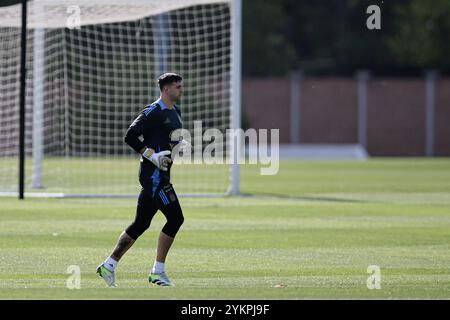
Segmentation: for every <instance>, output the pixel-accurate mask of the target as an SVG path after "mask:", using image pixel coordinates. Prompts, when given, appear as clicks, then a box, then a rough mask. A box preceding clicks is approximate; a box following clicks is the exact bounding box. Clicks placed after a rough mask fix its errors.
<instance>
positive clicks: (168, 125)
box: [97, 73, 186, 287]
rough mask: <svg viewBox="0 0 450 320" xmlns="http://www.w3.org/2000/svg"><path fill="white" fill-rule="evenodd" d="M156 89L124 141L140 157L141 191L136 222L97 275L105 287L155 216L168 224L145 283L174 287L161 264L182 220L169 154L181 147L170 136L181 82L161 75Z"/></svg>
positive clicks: (170, 75)
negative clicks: (160, 215)
mask: <svg viewBox="0 0 450 320" xmlns="http://www.w3.org/2000/svg"><path fill="white" fill-rule="evenodd" d="M158 85H159V88H160V90H161V95H160V97H159V99H158V100H156V101H155V102H153V103H152V104H150V105H148V106H147V107H146V108H145V109H144V110H143V111H142V112H141V113H140V114H139V116H138V117H137V118H136V119H135V120H134V121H133V123H132V124H131V125H130V127H129V128H128V130H127V133H126V135H125V142H126V143H127V144H128V145H129V146H130V147H131V148H133V149H134V150H135V151H136V152H138V153H140V154H141V155H142V157H141V164H140V169H139V182H140V184H141V186H142V189H141V192H140V194H139V198H138V202H137V209H136V217H135V219H134V221H133V222H132V223H131V224H130V225H129V226H128V227H127V228H126V229H125V230H124V231H123V232H122V234H121V235H120V237H119V240H118V241H117V244H116V246H115V248H114V250H113V251H112V253H111V255H110V256H109V257H108V258H107V259H106V260H105V261H104V262H103V263H102V264H100V266H98V268H97V273H98V274H99V276H100V277H102V278H103V279H104V280H105V281H106V283H107V285H108V287H116V286H117V285H116V281H115V269H116V267H117V263H118V262H119V260H120V258H122V256H123V255H124V254H125V252H127V250H128V249H129V248H130V247H131V246H132V245H133V244H134V242H135V241H136V240H137V238H138V237H139V236H140V235H141V234H142V233H144V231H145V230H147V229H148V228H149V226H150V222H151V221H152V218H153V216H154V215H155V214H156V212H157V211H158V210H160V211H161V212H162V213H163V214H164V216H165V217H166V219H167V222H166V224H165V225H164V227H163V228H162V230H161V233H160V235H159V239H158V248H157V252H156V259H155V262H154V264H153V267H152V269H151V270H150V273H149V276H148V280H149V282H150V283H153V284H156V285H160V286H173V284H172V282H171V281H170V280H169V277H168V276H167V274H166V270H165V261H166V256H167V253H168V251H169V249H170V246H171V245H172V243H173V241H174V238H175V235H176V234H177V232H178V230H179V228H180V226H181V225H182V223H183V221H184V217H183V213H182V210H181V207H180V203H179V202H178V198H177V195H176V193H175V190H174V189H173V187H172V184H171V183H170V167H171V164H172V159H171V158H170V154H171V150H172V148H173V147H174V146H175V145H176V144H178V143H179V141H171V139H170V136H171V133H172V132H173V131H174V130H176V129H180V128H181V127H182V121H181V117H180V116H181V113H180V110H179V109H178V107H177V106H175V103H176V102H178V101H179V99H180V97H181V95H182V93H183V79H182V77H181V76H180V75H178V74H175V73H165V74H163V75H161V76H160V77H159V78H158ZM140 136H143V141H141V140H140V139H139V137H140ZM182 143H183V144H185V143H186V142H185V141H182ZM180 147H181V146H180Z"/></svg>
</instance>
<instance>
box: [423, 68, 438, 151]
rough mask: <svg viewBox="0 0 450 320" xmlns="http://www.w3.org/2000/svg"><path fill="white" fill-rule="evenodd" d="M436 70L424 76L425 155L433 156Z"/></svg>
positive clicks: (429, 71)
mask: <svg viewBox="0 0 450 320" xmlns="http://www.w3.org/2000/svg"><path fill="white" fill-rule="evenodd" d="M437 77H438V73H437V71H436V70H428V71H427V72H426V74H425V82H426V98H425V99H426V104H425V128H426V129H425V155H426V156H427V157H432V156H434V132H435V105H436V79H437Z"/></svg>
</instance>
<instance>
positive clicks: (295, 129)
mask: <svg viewBox="0 0 450 320" xmlns="http://www.w3.org/2000/svg"><path fill="white" fill-rule="evenodd" d="M290 80H291V105H290V118H291V126H290V127H291V139H290V140H291V143H300V95H301V88H300V86H301V80H302V72H301V71H300V70H295V71H293V72H291V74H290Z"/></svg>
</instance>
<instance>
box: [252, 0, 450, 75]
mask: <svg viewBox="0 0 450 320" xmlns="http://www.w3.org/2000/svg"><path fill="white" fill-rule="evenodd" d="M372 4H375V5H378V6H379V7H380V9H381V30H369V29H368V28H367V27H366V20H367V18H368V17H369V14H367V13H366V10H367V7H368V6H369V5H372ZM449 40H450V1H449V0H433V1H430V0H395V1H394V0H392V1H388V0H385V1H377V0H269V1H267V0H243V72H244V75H245V76H257V77H261V76H278V75H285V74H286V73H287V72H289V71H291V70H294V69H301V70H302V71H303V72H304V73H306V74H309V75H353V74H354V73H355V71H356V70H358V69H369V70H371V71H372V72H373V73H374V74H376V75H383V76H414V75H422V73H423V71H424V69H428V68H435V69H438V70H439V71H440V72H441V73H447V74H448V73H449V71H450V41H449Z"/></svg>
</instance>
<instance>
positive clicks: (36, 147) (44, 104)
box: [0, 0, 242, 197]
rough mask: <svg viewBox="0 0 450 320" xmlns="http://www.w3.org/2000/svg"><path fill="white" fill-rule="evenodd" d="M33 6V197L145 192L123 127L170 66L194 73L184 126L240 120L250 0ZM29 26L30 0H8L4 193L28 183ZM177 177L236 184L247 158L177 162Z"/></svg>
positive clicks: (201, 189)
mask: <svg viewBox="0 0 450 320" xmlns="http://www.w3.org/2000/svg"><path fill="white" fill-rule="evenodd" d="M28 8H29V9H28V17H27V19H28V23H27V75H26V115H25V123H26V125H25V128H26V136H25V141H26V142H25V152H26V159H27V161H26V180H25V188H26V189H25V190H26V192H25V195H26V196H27V195H28V196H49V197H51V196H86V197H92V196H117V197H123V196H133V197H134V196H136V194H137V192H138V191H137V190H138V189H137V188H139V182H138V178H137V177H138V167H139V161H138V159H139V157H138V155H137V154H136V153H135V152H134V151H133V150H131V148H129V147H128V146H127V145H126V144H125V143H124V141H123V136H124V134H125V132H126V129H127V128H128V126H129V125H130V123H131V122H132V120H133V119H134V118H135V117H136V116H137V115H138V113H139V112H140V111H141V110H142V109H143V108H144V107H145V106H146V105H148V104H149V103H151V102H152V101H154V100H156V99H157V98H158V96H159V90H158V88H157V84H156V79H157V77H158V76H159V75H160V74H162V73H165V72H177V73H180V74H181V75H182V76H183V78H184V86H185V89H184V94H183V97H182V101H181V102H180V109H181V112H182V119H183V127H184V128H186V129H188V130H190V131H192V130H193V127H194V121H198V120H201V121H202V124H203V128H204V129H205V130H206V129H208V128H217V129H219V130H221V131H223V132H225V130H226V129H229V128H231V129H235V128H240V121H241V117H240V113H241V102H240V95H241V92H240V88H241V10H242V3H241V0H164V1H159V0H130V1H122V0H120V1H119V0H33V1H28ZM20 27H21V4H17V5H12V6H6V7H0V104H1V106H0V195H17V192H18V154H19V135H18V132H19V88H20V84H19V79H20V78H19V77H20V72H19V70H20V47H21V43H20V32H21V29H20ZM204 143H205V144H206V143H207V142H206V141H205V142H204ZM226 143H229V141H226ZM236 147H237V148H240V146H239V145H238V146H236ZM172 180H173V183H174V185H175V186H176V189H177V192H178V193H179V194H180V195H201V196H203V195H223V194H233V195H236V194H238V193H239V184H240V177H239V164H238V163H237V162H236V163H235V164H231V165H230V164H224V165H182V166H180V167H178V166H174V167H173V170H172Z"/></svg>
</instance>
